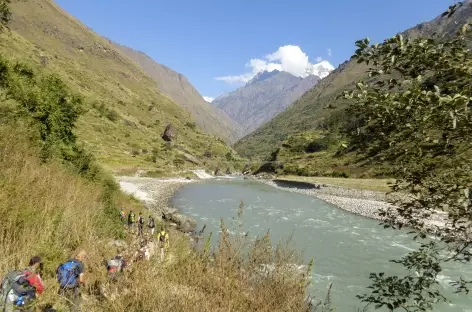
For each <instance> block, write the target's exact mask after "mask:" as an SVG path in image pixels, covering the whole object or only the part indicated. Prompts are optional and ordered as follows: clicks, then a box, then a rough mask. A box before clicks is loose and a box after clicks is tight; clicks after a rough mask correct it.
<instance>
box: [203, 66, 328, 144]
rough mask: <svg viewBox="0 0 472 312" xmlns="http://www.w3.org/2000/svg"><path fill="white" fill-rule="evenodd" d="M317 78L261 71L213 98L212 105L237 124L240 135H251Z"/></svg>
mask: <svg viewBox="0 0 472 312" xmlns="http://www.w3.org/2000/svg"><path fill="white" fill-rule="evenodd" d="M319 80H320V77H318V76H315V75H309V76H307V77H305V78H302V77H297V76H294V75H292V74H290V73H288V72H285V71H279V70H273V71H261V72H259V73H257V74H256V75H255V76H254V77H253V78H252V79H251V80H250V81H249V82H248V83H246V85H244V86H242V87H240V88H238V89H236V90H234V91H233V92H230V93H229V94H226V95H224V96H220V97H218V98H216V99H215V100H214V101H213V102H212V104H213V105H216V106H218V107H219V108H220V109H221V110H223V111H224V112H226V113H227V114H228V116H230V117H231V118H232V119H233V120H234V121H235V122H237V123H238V124H240V125H241V127H242V135H247V134H248V133H251V132H252V131H253V130H255V129H256V128H258V127H260V126H261V125H263V124H265V123H266V122H268V121H269V120H271V119H272V118H274V117H275V116H277V115H278V114H279V113H281V112H283V111H284V110H285V109H286V108H287V107H288V106H289V105H290V104H291V103H292V102H293V101H294V100H296V99H297V98H298V97H300V96H302V95H303V94H304V93H305V92H306V91H307V90H309V89H310V88H311V87H313V86H314V85H315V84H316V83H317V82H318V81H319Z"/></svg>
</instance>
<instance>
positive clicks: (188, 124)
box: [185, 121, 197, 129]
mask: <svg viewBox="0 0 472 312" xmlns="http://www.w3.org/2000/svg"><path fill="white" fill-rule="evenodd" d="M185 126H187V127H188V128H190V129H195V128H197V124H196V123H195V122H191V121H187V122H186V123H185Z"/></svg>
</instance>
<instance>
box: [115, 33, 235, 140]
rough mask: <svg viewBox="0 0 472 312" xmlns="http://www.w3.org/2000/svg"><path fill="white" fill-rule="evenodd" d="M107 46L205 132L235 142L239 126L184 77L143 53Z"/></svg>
mask: <svg viewBox="0 0 472 312" xmlns="http://www.w3.org/2000/svg"><path fill="white" fill-rule="evenodd" d="M110 43H111V44H112V45H113V46H115V47H116V48H117V49H118V50H120V51H121V52H123V53H124V54H125V55H126V56H127V57H129V58H130V59H131V60H132V61H133V62H135V63H136V64H137V65H138V66H139V67H141V68H142V70H143V71H144V72H145V73H146V74H148V75H149V76H150V77H151V78H153V79H154V80H155V81H156V84H157V88H158V90H159V91H161V92H162V93H164V94H165V95H167V96H169V97H170V98H171V99H172V100H174V101H175V102H176V103H177V104H179V105H180V106H182V107H183V108H185V109H186V110H187V111H188V112H189V113H190V115H191V116H192V119H194V120H195V122H196V124H197V125H198V126H199V127H200V128H202V129H203V130H204V131H206V132H208V133H211V134H213V135H216V136H219V137H222V138H223V139H224V140H225V141H227V142H234V141H235V140H236V138H238V136H239V132H240V129H239V126H238V125H237V124H236V123H235V122H234V121H233V120H231V118H229V117H228V116H227V115H226V113H224V112H223V111H221V110H219V109H218V108H217V107H215V106H214V105H211V104H209V103H208V102H207V101H205V100H204V99H203V97H202V96H201V95H200V93H198V91H197V90H196V89H195V87H194V86H192V84H191V83H190V82H189V81H188V80H187V78H185V76H183V75H182V74H179V73H177V72H175V71H173V70H172V69H170V68H168V67H167V66H164V65H161V64H159V63H156V62H155V61H154V60H153V59H152V58H151V57H149V56H148V55H146V54H145V53H143V52H140V51H136V50H134V49H132V48H130V47H126V46H123V45H120V44H119V43H116V42H112V41H110Z"/></svg>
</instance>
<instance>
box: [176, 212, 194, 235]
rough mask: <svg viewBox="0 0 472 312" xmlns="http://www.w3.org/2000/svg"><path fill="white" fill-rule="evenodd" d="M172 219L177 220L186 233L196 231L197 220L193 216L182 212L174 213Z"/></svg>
mask: <svg viewBox="0 0 472 312" xmlns="http://www.w3.org/2000/svg"><path fill="white" fill-rule="evenodd" d="M171 220H172V221H173V222H175V223H176V224H177V226H178V227H179V229H180V230H181V231H182V232H184V233H190V232H194V231H195V229H196V227H197V222H196V221H195V220H194V219H193V218H191V217H188V216H184V215H183V214H180V213H176V214H173V215H172V219H171Z"/></svg>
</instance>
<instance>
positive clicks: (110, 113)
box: [105, 109, 120, 122]
mask: <svg viewBox="0 0 472 312" xmlns="http://www.w3.org/2000/svg"><path fill="white" fill-rule="evenodd" d="M105 117H106V118H107V119H109V120H110V121H112V122H115V121H117V120H118V119H119V118H120V114H118V112H117V111H116V110H114V109H109V110H107V113H106V114H105Z"/></svg>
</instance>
